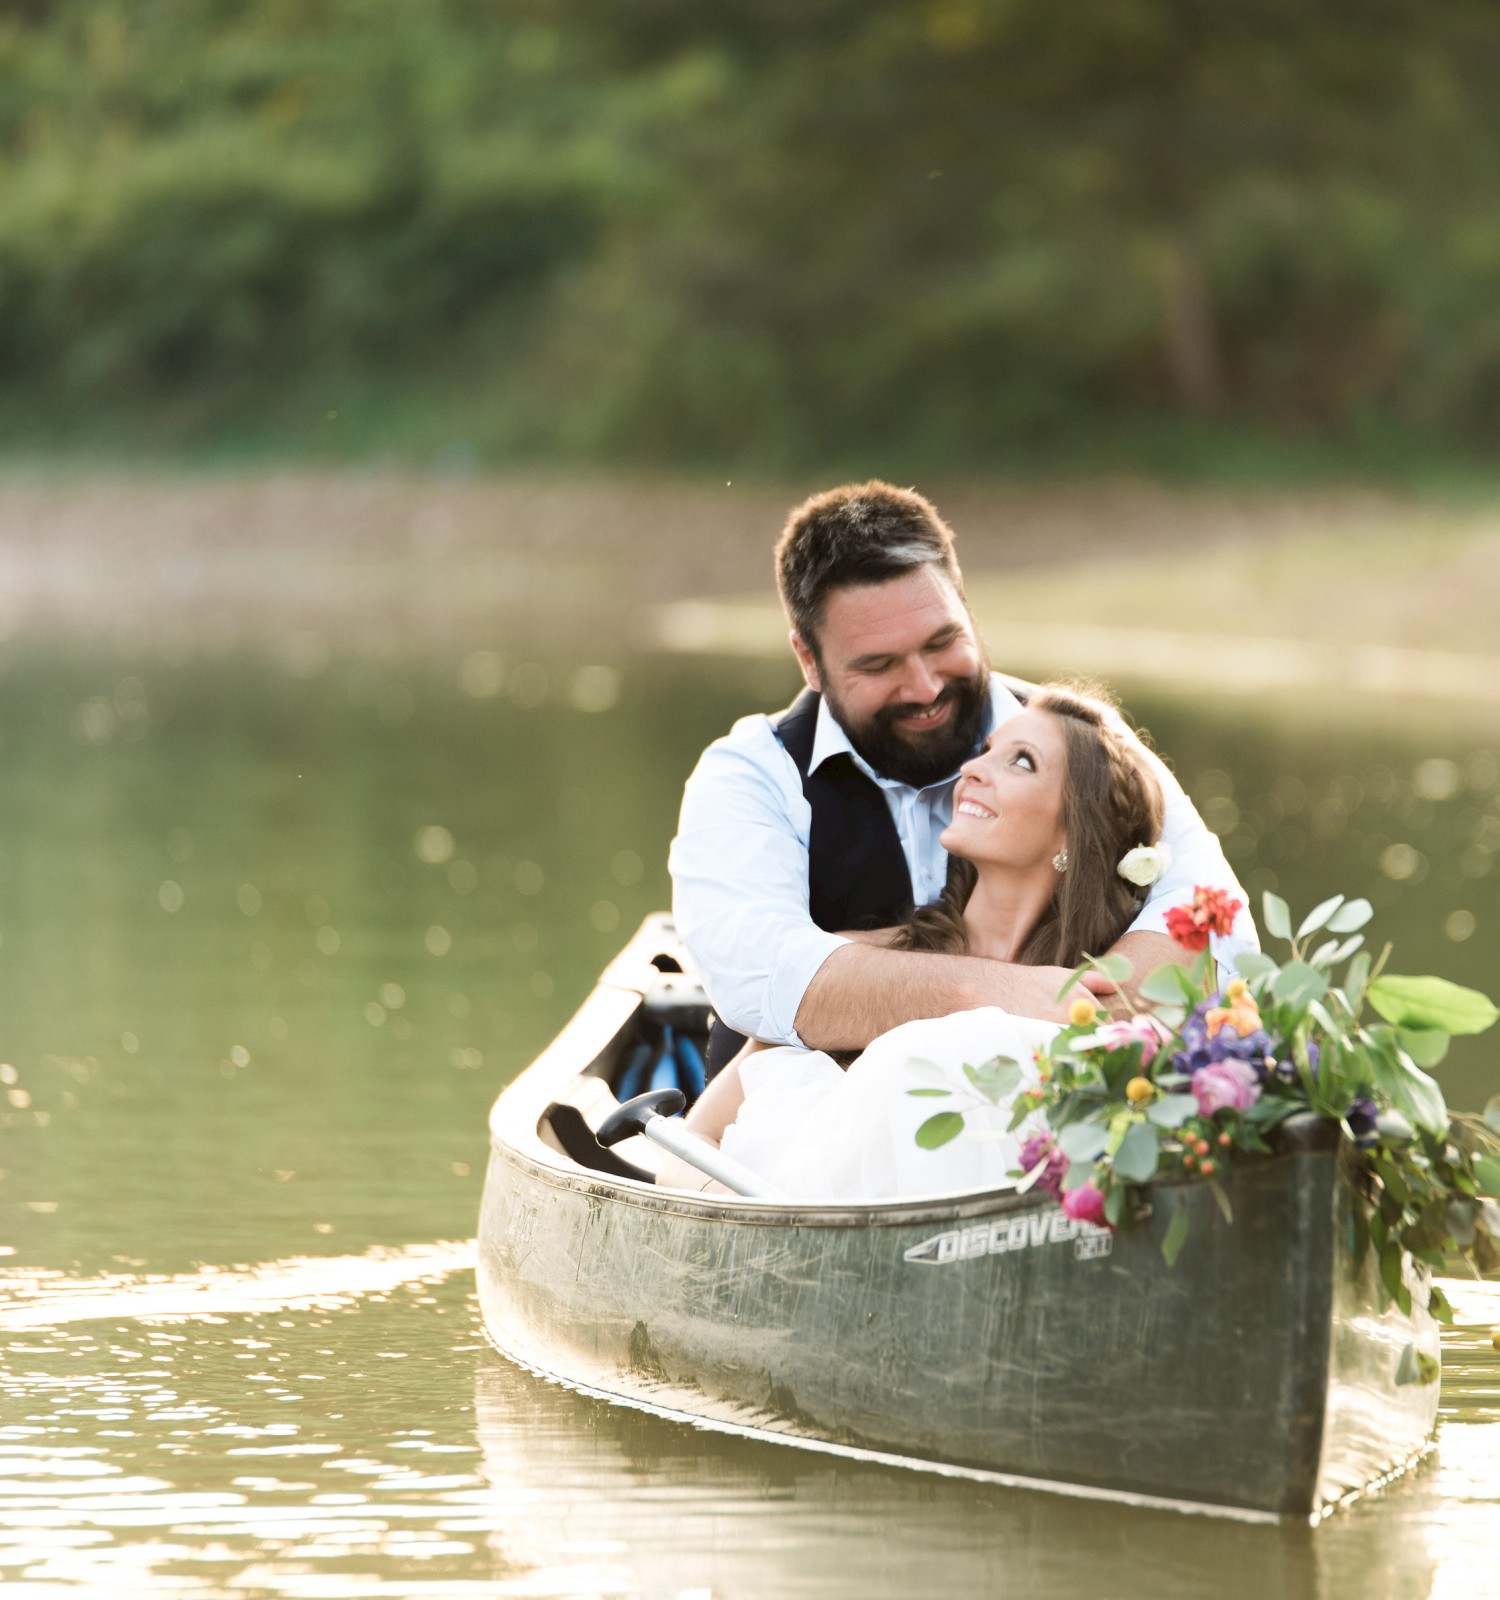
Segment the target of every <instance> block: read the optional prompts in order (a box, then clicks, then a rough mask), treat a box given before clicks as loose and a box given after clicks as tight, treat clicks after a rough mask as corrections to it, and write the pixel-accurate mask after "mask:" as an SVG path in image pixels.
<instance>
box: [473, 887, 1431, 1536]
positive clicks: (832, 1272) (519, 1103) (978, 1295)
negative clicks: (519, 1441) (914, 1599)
mask: <svg viewBox="0 0 1500 1600" xmlns="http://www.w3.org/2000/svg"><path fill="white" fill-rule="evenodd" d="M673 966H676V967H678V968H681V969H683V970H682V971H680V972H678V973H673V972H672V971H671V968H672V967H673ZM688 967H689V963H688V961H687V958H686V955H685V953H684V952H683V951H682V950H681V947H680V946H679V945H678V943H677V941H676V939H675V936H674V934H673V932H672V929H671V925H670V923H669V922H668V921H667V920H666V919H665V918H652V919H650V920H648V922H647V923H646V924H645V925H644V926H643V927H642V929H641V930H640V932H639V933H638V934H637V935H636V936H635V938H634V939H633V940H632V941H631V943H630V944H629V945H627V947H626V949H625V950H624V951H623V952H622V953H621V955H620V956H619V957H618V958H617V959H616V960H615V961H614V962H613V963H611V965H610V967H609V968H608V969H606V971H605V973H604V975H603V976H602V978H601V980H600V983H599V985H598V986H597V988H596V989H595V990H594V992H593V994H591V995H590V997H589V998H588V1000H587V1001H586V1002H585V1003H584V1005H583V1007H582V1008H581V1009H580V1011H579V1012H578V1013H577V1015H575V1017H574V1018H573V1019H572V1021H571V1022H570V1023H569V1024H568V1026H567V1027H566V1028H565V1029H564V1030H563V1032H562V1033H561V1034H560V1035H559V1036H558V1038H557V1039H556V1040H555V1041H554V1042H553V1044H552V1045H551V1046H550V1047H549V1048H548V1049H547V1050H546V1051H545V1052H544V1053H543V1055H542V1056H541V1057H539V1058H538V1060H537V1062H536V1063H535V1064H534V1065H533V1066H532V1067H531V1068H530V1069H528V1071H527V1072H525V1073H523V1074H522V1075H521V1077H520V1078H518V1079H517V1080H516V1081H515V1083H513V1084H512V1085H511V1086H510V1087H509V1088H508V1089H507V1090H506V1091H505V1093H504V1094H502V1095H501V1097H500V1099H499V1100H498V1101H497V1102H496V1105H495V1108H494V1112H493V1113H492V1116H491V1133H492V1139H491V1156H490V1164H489V1171H488V1176H487V1179H486V1184H485V1195H484V1202H483V1210H482V1213H481V1218H480V1234H479V1245H480V1249H479V1287H480V1299H481V1305H482V1308H483V1312H484V1316H485V1320H486V1326H487V1328H488V1330H489V1332H490V1334H491V1337H492V1338H493V1339H494V1340H495V1342H496V1344H497V1345H498V1346H499V1347H500V1348H501V1349H502V1350H504V1351H505V1352H507V1353H508V1354H511V1355H513V1356H515V1357H517V1358H518V1359H520V1360H521V1361H523V1362H525V1363H526V1364H527V1365H529V1366H531V1367H533V1368H535V1369H537V1370H539V1371H542V1372H544V1373H547V1374H549V1375H552V1376H555V1377H558V1378H561V1379H563V1380H565V1381H569V1382H572V1383H574V1384H577V1385H580V1386H582V1387H585V1388H589V1389H592V1390H596V1391H599V1392H602V1393H605V1394H609V1395H613V1396H618V1397H620V1398H623V1399H628V1400H632V1401H635V1402H638V1403H645V1404H650V1405H653V1406H656V1407H662V1408H665V1409H668V1410H672V1411H677V1412H681V1413H685V1414H687V1415H690V1416H695V1417H700V1418H704V1419H706V1420H710V1421H713V1422H718V1423H724V1424H729V1425H733V1426H736V1427H740V1428H746V1429H749V1430H751V1431H754V1432H757V1433H762V1434H765V1435H768V1436H772V1437H776V1438H779V1439H784V1440H786V1441H787V1442H806V1443H809V1444H818V1445H822V1446H831V1447H848V1448H851V1449H857V1450H865V1451H873V1452H876V1453H879V1454H882V1455H886V1456H896V1457H900V1458H902V1459H905V1460H908V1461H911V1462H913V1463H918V1464H920V1463H923V1462H929V1463H933V1464H942V1465H947V1466H953V1467H958V1468H962V1469H969V1470H974V1471H979V1472H983V1473H987V1474H990V1475H994V1476H997V1477H1000V1478H1002V1479H1004V1480H1006V1481H1017V1482H1025V1483H1031V1484H1036V1485H1039V1486H1046V1487H1059V1486H1065V1487H1069V1488H1072V1489H1076V1490H1080V1491H1087V1492H1097V1493H1104V1494H1109V1495H1114V1496H1119V1497H1123V1498H1138V1497H1142V1496H1144V1497H1146V1498H1148V1499H1154V1500H1157V1501H1162V1502H1167V1503H1172V1504H1178V1505H1182V1504H1191V1505H1193V1506H1207V1507H1217V1508H1221V1509H1224V1510H1226V1511H1230V1512H1237V1513H1244V1514H1251V1515H1268V1516H1277V1517H1308V1516H1316V1515H1318V1514H1319V1513H1320V1512H1322V1511H1323V1510H1324V1509H1326V1508H1327V1507H1328V1506H1330V1505H1332V1504H1334V1503H1335V1502H1337V1501H1338V1500H1340V1499H1341V1498H1343V1497H1346V1496H1349V1495H1351V1494H1354V1493H1357V1492H1359V1491H1360V1490H1362V1489H1363V1488H1365V1487H1366V1486H1368V1485H1369V1484H1371V1483H1374V1482H1376V1481H1378V1480H1380V1479H1382V1478H1384V1477H1387V1476H1389V1475H1390V1474H1391V1473H1392V1472H1393V1471H1396V1470H1399V1469H1400V1468H1401V1467H1403V1466H1404V1465H1406V1464H1407V1463H1408V1462H1409V1461H1410V1460H1412V1459H1413V1458H1415V1457H1416V1456H1417V1455H1418V1454H1420V1453H1421V1452H1422V1450H1423V1449H1424V1448H1425V1447H1426V1445H1427V1442H1428V1440H1429V1439H1430V1436H1431V1432H1432V1428H1433V1424H1434V1420H1435V1415H1436V1406H1437V1386H1436V1384H1427V1385H1421V1384H1411V1383H1401V1382H1398V1381H1397V1380H1398V1376H1399V1374H1400V1373H1401V1372H1402V1370H1403V1364H1404V1368H1405V1370H1410V1367H1411V1352H1412V1350H1413V1348H1414V1349H1415V1350H1416V1351H1419V1352H1422V1353H1426V1354H1431V1355H1434V1356H1435V1355H1436V1354H1437V1330H1436V1328H1435V1326H1434V1325H1433V1323H1432V1322H1431V1320H1430V1319H1429V1318H1427V1317H1426V1315H1425V1314H1424V1313H1415V1314H1413V1315H1411V1316H1405V1315H1403V1314H1402V1313H1401V1312H1400V1311H1399V1310H1398V1309H1397V1308H1396V1307H1394V1306H1391V1305H1386V1304H1383V1303H1382V1296H1381V1294H1380V1291H1379V1286H1378V1282H1377V1277H1376V1271H1375V1262H1374V1257H1373V1253H1372V1252H1370V1251H1368V1250H1366V1251H1364V1252H1363V1253H1360V1252H1359V1251H1358V1250H1357V1249H1356V1247H1355V1246H1356V1236H1357V1233H1358V1230H1357V1229H1356V1227H1355V1219H1356V1215H1357V1212H1358V1209H1359V1208H1360V1207H1361V1206H1362V1205H1363V1204H1364V1202H1363V1200H1362V1198H1361V1194H1360V1190H1359V1173H1358V1170H1357V1165H1356V1163H1355V1162H1354V1161H1353V1160H1352V1159H1351V1153H1350V1151H1349V1150H1348V1149H1347V1148H1346V1147H1344V1146H1342V1145H1341V1144H1340V1143H1339V1140H1338V1137H1337V1130H1336V1129H1333V1128H1332V1127H1331V1125H1329V1124H1325V1123H1318V1122H1316V1121H1314V1120H1313V1119H1310V1118H1309V1119H1303V1125H1302V1126H1300V1127H1295V1128H1292V1129H1290V1130H1289V1133H1288V1137H1287V1139H1286V1141H1285V1146H1284V1148H1283V1150H1282V1151H1281V1152H1280V1153H1279V1154H1278V1155H1276V1156H1274V1157H1272V1158H1269V1159H1265V1160H1260V1161H1245V1162H1242V1163H1239V1164H1237V1166H1236V1168H1235V1169H1234V1172H1233V1174H1232V1176H1231V1179H1230V1182H1229V1184H1228V1190H1229V1196H1230V1200H1231V1204H1232V1206H1233V1209H1234V1214H1235V1221H1234V1223H1233V1225H1232V1226H1231V1225H1229V1224H1226V1223H1225V1222H1224V1220H1223V1218H1222V1217H1221V1216H1220V1215H1219V1211H1218V1207H1217V1205H1216V1203H1215V1202H1214V1200H1213V1197H1212V1195H1211V1194H1210V1192H1209V1191H1208V1189H1207V1187H1206V1186H1205V1185H1203V1184H1201V1183H1175V1184H1174V1183H1158V1184H1155V1185H1153V1186H1152V1188H1151V1190H1150V1192H1149V1197H1148V1198H1149V1201H1150V1214H1149V1215H1148V1216H1147V1217H1146V1218H1145V1219H1144V1220H1143V1221H1142V1222H1140V1223H1139V1224H1138V1225H1137V1226H1135V1227H1133V1228H1132V1229H1130V1230H1128V1231H1127V1232H1125V1233H1122V1234H1116V1235H1111V1234H1108V1233H1107V1232H1104V1231H1102V1230H1093V1229H1089V1228H1087V1227H1086V1226H1082V1225H1079V1224H1075V1223H1072V1222H1071V1221H1070V1220H1069V1219H1067V1218H1066V1217H1064V1216H1063V1215H1062V1213H1061V1211H1060V1210H1059V1209H1058V1208H1057V1207H1056V1206H1055V1205H1054V1204H1053V1202H1052V1201H1051V1200H1050V1199H1049V1198H1048V1197H1046V1196H1042V1195H1036V1194H1034V1193H1031V1194H1026V1195H1020V1194H1017V1193H1016V1192H1015V1191H1014V1189H1013V1188H1012V1187H1004V1188H999V1189H996V1190H993V1191H989V1192H986V1193H981V1194H966V1195H955V1196H949V1197H941V1198H938V1199H935V1200H921V1201H900V1202H885V1203H863V1204H848V1205H835V1206H823V1205H820V1206H793V1205H787V1204H781V1203H768V1202H763V1201H750V1200H742V1199H739V1198H737V1197H731V1196H720V1197H705V1196H698V1195H688V1194H683V1193H679V1192H676V1191H671V1190H664V1189H659V1188H656V1187H655V1186H654V1185H653V1184H651V1183H650V1181H649V1177H648V1174H647V1170H646V1169H647V1168H648V1167H649V1165H650V1162H651V1159H652V1157H651V1151H652V1148H653V1147H650V1146H648V1145H646V1143H645V1141H644V1140H636V1141H631V1143H632V1144H633V1145H635V1146H645V1148H644V1149H640V1148H636V1149H632V1150H626V1149H625V1147H623V1146H622V1147H620V1149H621V1152H622V1153H623V1154H624V1155H625V1156H626V1159H627V1160H628V1161H629V1162H630V1163H631V1164H632V1165H635V1166H636V1167H637V1170H638V1172H639V1174H640V1175H639V1176H631V1175H629V1174H625V1175H621V1174H618V1173H610V1172H607V1171H603V1170H599V1169H598V1168H597V1167H595V1166H594V1165H593V1163H592V1161H588V1162H583V1163H581V1162H579V1161H576V1160H574V1159H571V1158H570V1157H569V1155H568V1154H567V1153H566V1149H565V1146H564V1143H563V1141H562V1140H561V1139H559V1137H558V1136H557V1134H556V1131H555V1129H554V1127H553V1125H552V1118H553V1115H554V1114H555V1113H554V1111H553V1108H555V1107H557V1106H559V1105H562V1106H567V1107H570V1108H571V1109H572V1110H573V1111H574V1112H576V1114H577V1115H578V1116H579V1117H580V1118H581V1119H582V1120H583V1122H584V1123H585V1124H592V1125H594V1126H597V1124H598V1122H599V1121H600V1120H601V1119H602V1116H603V1115H605V1114H607V1111H608V1110H609V1109H610V1108H612V1106H613V1104H614V1103H615V1101H614V1094H613V1090H612V1085H613V1084H614V1083H615V1082H616V1081H617V1079H618V1074H619V1071H620V1068H621V1065H622V1063H623V1062H624V1061H625V1060H626V1059H627V1058H628V1056H629V1053H630V1050H631V1048H632V1046H633V1045H634V1044H635V1043H636V1042H637V1041H638V1040H639V1038H640V1037H641V1035H642V1030H643V1029H649V1028H650V1027H652V1026H654V1025H655V1020H654V1019H653V1017H652V1015H651V1013H650V1011H649V1009H648V1007H649V1006H650V1005H652V1004H654V1005H656V1007H657V1009H658V1012H659V1011H660V1009H661V1008H662V1007H663V1006H669V1007H672V1006H675V1007H676V1008H677V1009H676V1011H675V1013H674V1014H675V1015H676V1016H677V1018H678V1022H679V1025H684V1026H686V1025H690V1024H691V1022H692V1020H693V1018H692V1016H691V1015H690V1014H689V1007H690V1006H697V1007H698V1008H699V1009H700V1011H701V1008H702V998H701V993H700V992H699V991H697V989H696V985H695V984H694V982H693V979H692V975H691V972H690V971H688V970H687V969H688ZM674 991H675V992H674ZM701 1020H702V1023H703V1025H704V1027H705V1028H706V1021H707V1019H706V1016H704V1017H702V1019H701ZM585 1154H588V1152H585ZM1179 1210H1185V1211H1186V1212H1187V1214H1188V1217H1189V1234H1188V1242H1187V1244H1186V1245H1185V1247H1184V1249H1183V1252H1182V1255H1181V1257H1180V1258H1179V1260H1178V1262H1177V1265H1176V1267H1175V1269H1168V1268H1167V1267H1166V1266H1165V1263H1164V1262H1163V1260H1162V1257H1161V1254H1160V1242H1161V1239H1162V1237H1163V1235H1164V1233H1165V1231H1166V1229H1167V1227H1168V1226H1169V1224H1170V1223H1171V1221H1172V1218H1173V1216H1174V1215H1175V1214H1176V1212H1177V1211H1179Z"/></svg>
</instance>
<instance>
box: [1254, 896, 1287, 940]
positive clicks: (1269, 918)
mask: <svg viewBox="0 0 1500 1600" xmlns="http://www.w3.org/2000/svg"><path fill="white" fill-rule="evenodd" d="M1261 904H1262V906H1263V907H1264V917H1263V920H1264V922H1265V925H1266V932H1267V933H1269V934H1270V935H1271V937H1272V938H1273V939H1290V938H1291V936H1292V913H1291V908H1290V907H1289V906H1288V905H1287V903H1286V901H1285V900H1283V899H1282V898H1281V896H1280V895H1279V894H1272V893H1271V891H1270V890H1269V889H1267V890H1266V892H1265V896H1264V898H1263V900H1262V901H1261Z"/></svg>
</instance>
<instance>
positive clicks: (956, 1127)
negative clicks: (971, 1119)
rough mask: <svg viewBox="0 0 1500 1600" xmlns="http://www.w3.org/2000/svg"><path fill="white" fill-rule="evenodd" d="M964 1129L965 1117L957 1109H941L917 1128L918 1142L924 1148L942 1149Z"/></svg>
mask: <svg viewBox="0 0 1500 1600" xmlns="http://www.w3.org/2000/svg"><path fill="white" fill-rule="evenodd" d="M963 1131H964V1119H963V1118H962V1117H961V1116H960V1115H959V1113H958V1112H956V1111H939V1112H938V1114H937V1115H936V1116H935V1117H928V1119H927V1120H926V1122H924V1123H923V1124H922V1126H921V1127H920V1128H918V1129H917V1143H918V1144H919V1145H920V1146H921V1147H922V1148H923V1149H924V1150H940V1149H942V1147H943V1146H944V1145H945V1144H951V1143H952V1141H953V1140H955V1139H956V1138H957V1137H958V1136H959V1134H961V1133H962V1132H963Z"/></svg>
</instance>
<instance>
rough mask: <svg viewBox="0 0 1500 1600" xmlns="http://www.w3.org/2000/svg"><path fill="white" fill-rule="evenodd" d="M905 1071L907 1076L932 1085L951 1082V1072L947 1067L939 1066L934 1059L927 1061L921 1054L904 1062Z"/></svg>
mask: <svg viewBox="0 0 1500 1600" xmlns="http://www.w3.org/2000/svg"><path fill="white" fill-rule="evenodd" d="M906 1071H907V1074H908V1076H910V1077H913V1078H917V1079H920V1080H921V1082H923V1083H927V1084H932V1085H933V1086H934V1087H936V1086H938V1085H946V1084H951V1083H952V1082H953V1077H952V1074H951V1073H950V1072H949V1071H948V1069H947V1067H940V1066H939V1065H938V1064H937V1062H936V1061H928V1060H926V1059H925V1058H924V1057H922V1056H913V1057H912V1058H911V1060H910V1061H908V1062H907V1063H906Z"/></svg>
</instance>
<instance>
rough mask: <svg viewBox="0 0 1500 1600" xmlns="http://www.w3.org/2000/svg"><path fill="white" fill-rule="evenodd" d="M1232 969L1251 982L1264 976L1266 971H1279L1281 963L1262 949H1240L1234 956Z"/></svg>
mask: <svg viewBox="0 0 1500 1600" xmlns="http://www.w3.org/2000/svg"><path fill="white" fill-rule="evenodd" d="M1234 970H1235V971H1236V972H1237V973H1239V975H1240V976H1241V977H1242V978H1245V979H1248V980H1249V981H1250V982H1252V983H1253V982H1254V981H1255V979H1257V978H1263V977H1265V975H1266V974H1267V973H1268V972H1280V971H1281V963H1280V962H1279V961H1277V960H1275V959H1274V958H1273V957H1271V956H1268V955H1267V954H1266V953H1265V952H1264V951H1263V950H1241V951H1240V953H1239V954H1238V955H1237V956H1236V957H1235V958H1234Z"/></svg>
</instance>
